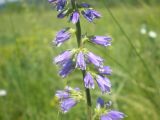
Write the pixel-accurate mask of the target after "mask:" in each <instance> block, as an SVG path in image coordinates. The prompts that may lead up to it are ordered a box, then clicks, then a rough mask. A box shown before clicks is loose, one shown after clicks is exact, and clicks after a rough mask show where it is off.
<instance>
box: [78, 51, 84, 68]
mask: <svg viewBox="0 0 160 120" xmlns="http://www.w3.org/2000/svg"><path fill="white" fill-rule="evenodd" d="M76 68H80V69H81V70H86V63H85V58H84V54H83V53H82V51H80V52H79V53H78V55H77V62H76Z"/></svg>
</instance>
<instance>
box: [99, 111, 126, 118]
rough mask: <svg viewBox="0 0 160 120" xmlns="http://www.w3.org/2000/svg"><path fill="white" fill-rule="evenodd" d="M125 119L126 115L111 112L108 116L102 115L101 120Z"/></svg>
mask: <svg viewBox="0 0 160 120" xmlns="http://www.w3.org/2000/svg"><path fill="white" fill-rule="evenodd" d="M124 117H125V115H124V113H122V112H119V111H114V110H111V111H109V112H108V113H107V114H104V115H102V116H101V120H122V119H123V118H124Z"/></svg>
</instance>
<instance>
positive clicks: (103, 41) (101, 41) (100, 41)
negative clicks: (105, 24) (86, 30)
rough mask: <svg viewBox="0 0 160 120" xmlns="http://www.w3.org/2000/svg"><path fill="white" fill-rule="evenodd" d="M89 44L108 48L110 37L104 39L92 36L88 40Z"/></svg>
mask: <svg viewBox="0 0 160 120" xmlns="http://www.w3.org/2000/svg"><path fill="white" fill-rule="evenodd" d="M90 40H91V42H93V43H95V44H98V45H102V46H110V45H111V42H110V41H111V40H112V38H111V37H106V36H93V37H91V38H90Z"/></svg>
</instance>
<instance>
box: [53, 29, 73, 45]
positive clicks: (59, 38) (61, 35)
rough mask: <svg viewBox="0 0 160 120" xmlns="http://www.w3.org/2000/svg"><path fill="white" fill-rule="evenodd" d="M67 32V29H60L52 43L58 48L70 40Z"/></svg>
mask: <svg viewBox="0 0 160 120" xmlns="http://www.w3.org/2000/svg"><path fill="white" fill-rule="evenodd" d="M68 30H69V28H66V29H62V30H61V31H59V32H58V33H57V35H56V38H55V40H54V41H53V42H54V44H55V45H56V46H60V45H61V44H62V43H64V42H65V41H67V40H69V39H70V37H71V34H70V33H69V32H68Z"/></svg>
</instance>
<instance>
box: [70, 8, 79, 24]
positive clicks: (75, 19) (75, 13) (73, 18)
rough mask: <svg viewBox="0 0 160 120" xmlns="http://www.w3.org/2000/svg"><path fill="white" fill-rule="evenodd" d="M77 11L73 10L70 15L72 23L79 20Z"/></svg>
mask: <svg viewBox="0 0 160 120" xmlns="http://www.w3.org/2000/svg"><path fill="white" fill-rule="evenodd" d="M79 17H80V15H79V12H78V11H74V12H73V13H72V14H71V16H70V21H71V22H72V23H73V24H76V23H77V22H78V20H79Z"/></svg>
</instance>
